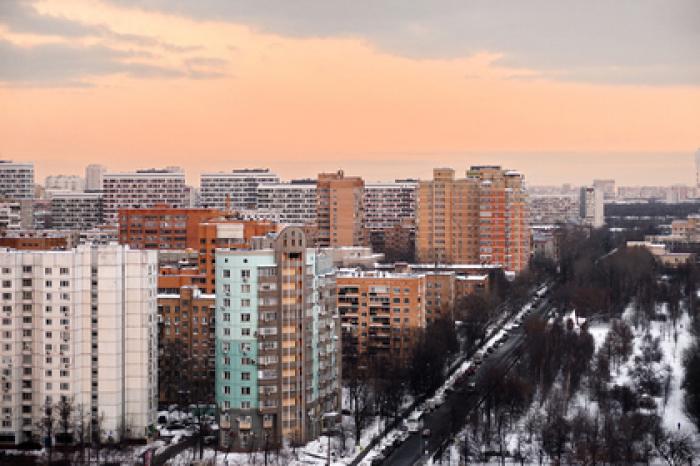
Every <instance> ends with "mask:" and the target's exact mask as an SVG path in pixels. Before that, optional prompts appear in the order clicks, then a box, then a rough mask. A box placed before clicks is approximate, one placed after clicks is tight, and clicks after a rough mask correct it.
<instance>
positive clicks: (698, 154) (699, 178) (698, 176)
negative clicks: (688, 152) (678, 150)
mask: <svg viewBox="0 0 700 466" xmlns="http://www.w3.org/2000/svg"><path fill="white" fill-rule="evenodd" d="M695 186H696V187H698V188H700V149H698V150H697V151H695Z"/></svg>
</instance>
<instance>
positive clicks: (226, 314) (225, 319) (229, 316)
mask: <svg viewBox="0 0 700 466" xmlns="http://www.w3.org/2000/svg"><path fill="white" fill-rule="evenodd" d="M224 322H231V314H229V313H228V312H224Z"/></svg>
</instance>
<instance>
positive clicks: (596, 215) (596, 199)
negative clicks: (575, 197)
mask: <svg viewBox="0 0 700 466" xmlns="http://www.w3.org/2000/svg"><path fill="white" fill-rule="evenodd" d="M603 209H604V204H603V192H602V191H601V190H600V189H597V188H594V187H590V186H584V187H582V188H581V194H580V197H579V211H580V217H581V222H582V223H583V224H584V225H588V226H590V227H593V228H600V227H602V226H603V225H605V216H604V210H603Z"/></svg>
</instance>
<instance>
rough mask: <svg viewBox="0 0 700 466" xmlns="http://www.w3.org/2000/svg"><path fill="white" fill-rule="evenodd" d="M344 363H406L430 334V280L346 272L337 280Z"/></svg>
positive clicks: (414, 275) (384, 273)
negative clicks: (427, 300)
mask: <svg viewBox="0 0 700 466" xmlns="http://www.w3.org/2000/svg"><path fill="white" fill-rule="evenodd" d="M336 286H337V295H336V296H337V300H338V313H339V314H340V318H341V325H342V338H343V340H342V343H343V358H344V359H346V360H347V361H348V363H352V364H357V363H358V361H359V360H363V361H367V360H368V359H367V358H373V357H388V358H394V359H399V360H402V361H406V359H407V358H408V356H409V355H410V353H411V349H412V348H413V345H414V344H415V342H416V337H417V336H418V335H419V334H420V331H421V330H423V329H425V326H426V316H425V295H426V280H425V275H423V274H415V273H393V272H377V271H361V270H351V271H349V270H341V271H339V272H338V274H337V277H336Z"/></svg>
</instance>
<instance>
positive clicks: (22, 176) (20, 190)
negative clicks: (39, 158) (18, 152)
mask: <svg viewBox="0 0 700 466" xmlns="http://www.w3.org/2000/svg"><path fill="white" fill-rule="evenodd" d="M19 199H34V164H31V163H16V162H12V161H10V160H0V201H7V200H19Z"/></svg>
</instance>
